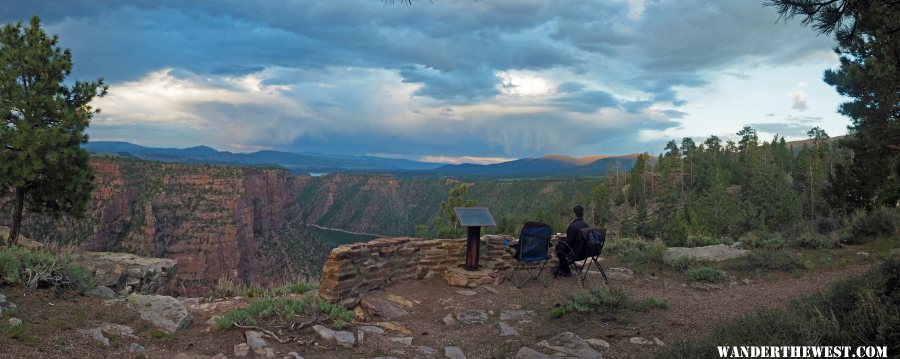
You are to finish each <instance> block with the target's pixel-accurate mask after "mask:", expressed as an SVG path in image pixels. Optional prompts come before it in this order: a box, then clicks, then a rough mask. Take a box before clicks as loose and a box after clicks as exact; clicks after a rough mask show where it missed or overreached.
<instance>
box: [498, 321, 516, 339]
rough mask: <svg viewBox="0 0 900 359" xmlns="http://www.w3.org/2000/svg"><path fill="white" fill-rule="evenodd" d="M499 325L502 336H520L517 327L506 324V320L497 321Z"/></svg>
mask: <svg viewBox="0 0 900 359" xmlns="http://www.w3.org/2000/svg"><path fill="white" fill-rule="evenodd" d="M497 325H498V326H500V336H501V337H509V336H518V335H519V332H518V331H517V330H516V328H513V327H512V326H510V325H509V324H506V322H499V323H497Z"/></svg>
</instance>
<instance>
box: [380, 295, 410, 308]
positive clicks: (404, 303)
mask: <svg viewBox="0 0 900 359" xmlns="http://www.w3.org/2000/svg"><path fill="white" fill-rule="evenodd" d="M387 300H389V301H392V302H394V303H397V304H399V305H402V306H404V307H407V308H412V307H413V306H415V305H416V304H417V303H415V302H414V301H411V300H408V299H406V298H403V297H401V296H399V295H396V294H388V295H387Z"/></svg>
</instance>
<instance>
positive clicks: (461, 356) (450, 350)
mask: <svg viewBox="0 0 900 359" xmlns="http://www.w3.org/2000/svg"><path fill="white" fill-rule="evenodd" d="M444 356H445V357H447V358H448V359H466V354H465V353H463V351H462V349H460V348H459V347H444Z"/></svg>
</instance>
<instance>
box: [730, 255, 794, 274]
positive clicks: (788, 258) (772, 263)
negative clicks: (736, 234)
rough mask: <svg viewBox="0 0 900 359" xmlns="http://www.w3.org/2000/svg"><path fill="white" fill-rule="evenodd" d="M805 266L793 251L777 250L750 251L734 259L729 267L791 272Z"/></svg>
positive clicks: (744, 269)
mask: <svg viewBox="0 0 900 359" xmlns="http://www.w3.org/2000/svg"><path fill="white" fill-rule="evenodd" d="M805 267H806V266H805V265H804V264H803V262H802V261H800V258H798V257H797V255H795V254H794V253H790V252H784V251H778V250H760V251H751V252H750V254H748V255H747V256H745V257H742V258H738V259H735V260H734V261H732V262H731V263H730V264H729V268H731V269H736V270H743V271H757V270H762V269H774V270H781V271H786V272H791V271H794V270H797V269H803V268H805Z"/></svg>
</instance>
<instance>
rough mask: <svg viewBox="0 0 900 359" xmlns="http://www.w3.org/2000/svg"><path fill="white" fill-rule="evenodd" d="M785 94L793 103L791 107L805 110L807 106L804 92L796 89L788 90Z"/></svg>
mask: <svg viewBox="0 0 900 359" xmlns="http://www.w3.org/2000/svg"><path fill="white" fill-rule="evenodd" d="M787 95H788V97H790V98H791V100H792V101H794V104H793V105H792V106H791V108H792V109H795V110H798V111H806V109H808V108H809V106H807V105H806V92H803V91H801V90H797V91H793V92H790V93H788V94H787Z"/></svg>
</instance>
